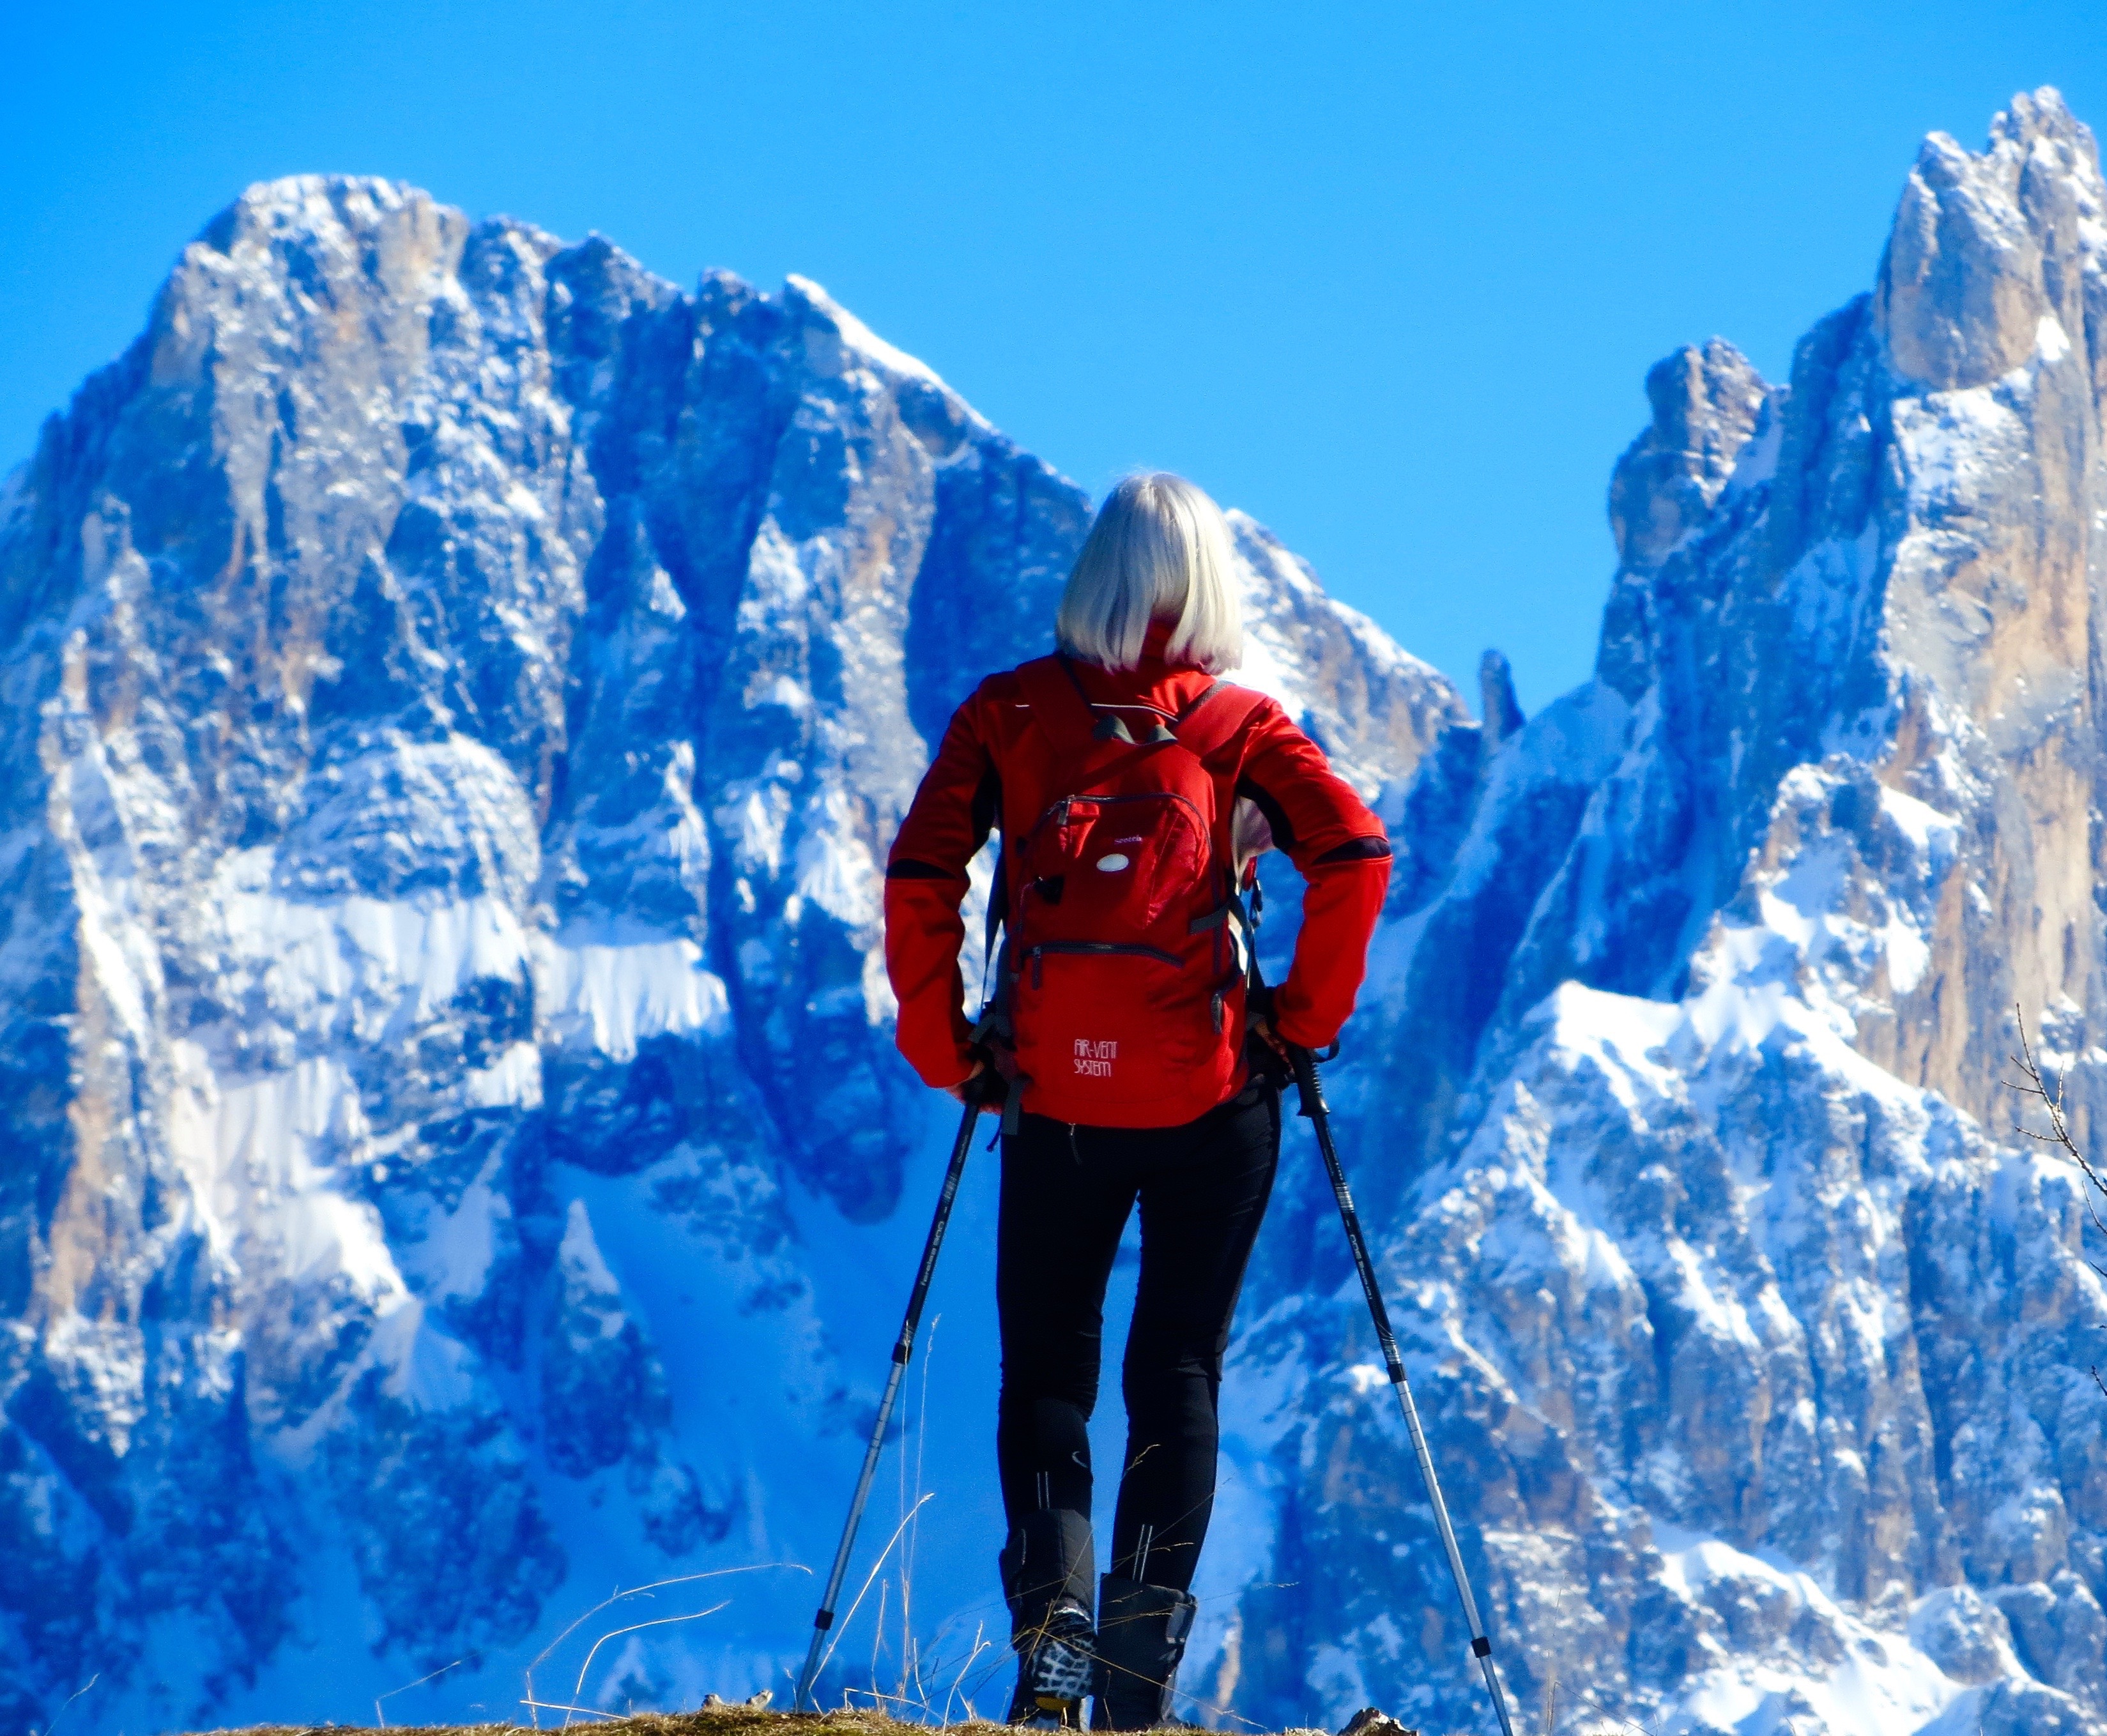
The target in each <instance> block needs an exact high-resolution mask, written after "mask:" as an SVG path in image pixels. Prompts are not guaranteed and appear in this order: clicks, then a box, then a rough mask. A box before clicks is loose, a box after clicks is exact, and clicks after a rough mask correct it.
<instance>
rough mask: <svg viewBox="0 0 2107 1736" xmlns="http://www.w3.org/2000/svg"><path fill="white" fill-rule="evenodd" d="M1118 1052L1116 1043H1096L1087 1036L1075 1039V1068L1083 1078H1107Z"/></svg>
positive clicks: (1110, 1074)
mask: <svg viewBox="0 0 2107 1736" xmlns="http://www.w3.org/2000/svg"><path fill="white" fill-rule="evenodd" d="M1118 1054H1119V1045H1118V1044H1117V1043H1096V1042H1093V1041H1092V1040H1091V1039H1090V1038H1088V1037H1078V1038H1076V1072H1078V1073H1080V1074H1082V1076H1083V1077H1084V1078H1085V1079H1110V1078H1111V1077H1112V1062H1113V1061H1114V1059H1115V1058H1116V1056H1118Z"/></svg>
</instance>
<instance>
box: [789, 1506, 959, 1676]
mask: <svg viewBox="0 0 2107 1736" xmlns="http://www.w3.org/2000/svg"><path fill="white" fill-rule="evenodd" d="M931 1499H932V1496H928V1495H925V1496H923V1497H922V1499H921V1500H919V1501H917V1502H915V1504H914V1505H913V1506H912V1507H910V1509H908V1511H907V1517H906V1518H904V1519H902V1520H901V1522H900V1523H899V1524H898V1525H896V1527H893V1532H892V1536H889V1537H887V1539H886V1540H885V1547H884V1548H883V1549H882V1550H879V1551H878V1559H877V1560H875V1561H874V1562H873V1563H871V1564H870V1572H869V1573H867V1574H865V1576H864V1581H863V1589H862V1590H860V1591H858V1592H857V1593H856V1601H855V1602H854V1603H852V1604H850V1605H849V1613H847V1615H845V1616H843V1617H842V1619H841V1620H840V1621H839V1622H836V1623H835V1624H834V1641H833V1645H830V1646H829V1647H828V1648H827V1649H826V1650H825V1651H824V1652H822V1653H820V1671H824V1669H825V1668H826V1667H827V1664H828V1662H829V1659H831V1658H832V1657H833V1655H834V1648H835V1646H838V1645H839V1644H841V1643H842V1635H843V1634H845V1633H847V1631H848V1626H849V1623H850V1622H853V1621H854V1620H855V1619H856V1611H857V1610H858V1609H859V1608H861V1607H862V1605H863V1600H864V1599H865V1596H866V1595H869V1591H870V1586H871V1581H873V1580H874V1579H876V1578H877V1577H878V1570H879V1569H880V1568H883V1566H884V1565H885V1558H886V1557H887V1555H889V1554H892V1545H894V1544H896V1543H897V1542H898V1541H900V1534H901V1532H904V1531H905V1530H906V1529H907V1527H908V1524H909V1523H910V1521H911V1520H912V1519H913V1518H914V1515H915V1514H918V1513H919V1512H920V1511H921V1510H922V1509H923V1505H924V1504H925V1503H926V1502H928V1501H929V1500H931ZM874 1674H875V1672H874ZM813 1680H814V1681H815V1682H816V1681H817V1680H819V1671H814V1672H813Z"/></svg>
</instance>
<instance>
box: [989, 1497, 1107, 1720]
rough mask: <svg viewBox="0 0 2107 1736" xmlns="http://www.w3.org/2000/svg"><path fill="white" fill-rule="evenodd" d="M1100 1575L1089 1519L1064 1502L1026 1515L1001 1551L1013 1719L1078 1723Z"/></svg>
mask: <svg viewBox="0 0 2107 1736" xmlns="http://www.w3.org/2000/svg"><path fill="white" fill-rule="evenodd" d="M1095 1577H1096V1568H1095V1564H1094V1550H1093V1546H1092V1543H1091V1539H1090V1522H1089V1519H1088V1518H1085V1517H1084V1515H1083V1514H1080V1513H1075V1512H1071V1511H1070V1510H1068V1509H1066V1508H1054V1509H1046V1510H1044V1511H1041V1512H1039V1513H1035V1514H1031V1515H1030V1516H1029V1517H1027V1518H1026V1519H1025V1520H1024V1521H1023V1523H1022V1524H1020V1525H1019V1526H1018V1527H1017V1529H1016V1530H1014V1531H1013V1532H1011V1533H1010V1535H1009V1545H1008V1546H1007V1547H1005V1548H1004V1550H1003V1552H1002V1588H1003V1591H1004V1594H1005V1595H1006V1596H1007V1597H1008V1599H1009V1622H1010V1641H1009V1643H1010V1644H1011V1645H1012V1646H1013V1647H1014V1648H1015V1649H1016V1651H1017V1691H1016V1693H1013V1694H1012V1695H1011V1696H1010V1702H1009V1721H1010V1722H1011V1723H1012V1724H1017V1725H1025V1726H1027V1728H1030V1729H1049V1730H1052V1729H1080V1728H1081V1727H1082V1723H1083V1698H1084V1696H1085V1695H1086V1694H1087V1693H1089V1691H1090V1680H1091V1677H1092V1675H1094V1672H1095V1671H1096V1668H1097V1635H1095V1634H1094V1632H1093V1631H1091V1627H1090V1593H1091V1591H1092V1590H1094V1586H1093V1584H1092V1581H1094V1579H1095Z"/></svg>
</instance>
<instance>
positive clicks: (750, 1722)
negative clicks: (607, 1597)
mask: <svg viewBox="0 0 2107 1736" xmlns="http://www.w3.org/2000/svg"><path fill="white" fill-rule="evenodd" d="M563 1721H564V1720H563V1715H562V1714H561V1713H555V1714H553V1715H552V1714H550V1713H549V1712H546V1711H545V1712H543V1713H542V1715H541V1728H542V1729H544V1730H555V1729H561V1728H562V1726H563ZM571 1728H572V1729H573V1731H583V1730H588V1729H589V1730H591V1731H592V1732H593V1736H932V1730H931V1727H930V1726H929V1725H925V1724H902V1723H900V1722H898V1721H897V1720H894V1719H892V1718H888V1717H887V1716H885V1715H884V1714H883V1713H882V1712H865V1711H831V1712H804V1713H797V1712H780V1711H764V1710H762V1709H761V1708H759V1707H752V1706H722V1707H712V1708H710V1709H709V1710H708V1711H699V1712H673V1713H667V1712H640V1713H639V1714H637V1716H635V1717H633V1718H590V1719H588V1718H577V1719H574V1720H573V1722H572V1725H571ZM946 1728H947V1729H948V1731H949V1732H950V1736H967V1733H969V1732H970V1733H974V1736H1010V1733H1009V1727H1008V1726H1007V1725H1000V1724H989V1723H985V1722H978V1723H972V1724H954V1725H949V1726H947V1727H946ZM1390 1728H1391V1729H1392V1730H1395V1729H1396V1726H1395V1725H1391V1726H1390ZM325 1729H326V1731H327V1732H328V1733H329V1736H380V1733H379V1732H377V1731H375V1732H371V1733H365V1732H361V1731H357V1730H355V1729H352V1728H351V1727H350V1726H348V1725H334V1724H333V1725H326V1726H325V1725H312V1724H259V1725H255V1726H254V1727H253V1728H251V1729H246V1730H229V1731H222V1732H221V1733H219V1736H323V1732H324V1731H325ZM521 1729H532V1725H519V1724H450V1725H396V1724H391V1725H389V1726H388V1736H501V1733H510V1732H511V1731H514V1730H521ZM1291 1736H1324V1733H1323V1732H1321V1731H1296V1732H1293V1733H1291ZM1402 1736H1417V1732H1416V1731H1406V1732H1404V1733H1402Z"/></svg>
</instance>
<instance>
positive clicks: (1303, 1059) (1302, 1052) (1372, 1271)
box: [1288, 1045, 1514, 1736]
mask: <svg viewBox="0 0 2107 1736" xmlns="http://www.w3.org/2000/svg"><path fill="white" fill-rule="evenodd" d="M1288 1059H1289V1060H1290V1061H1292V1063H1293V1065H1294V1067H1295V1086H1296V1091H1297V1092H1299V1093H1300V1094H1301V1098H1302V1113H1303V1114H1304V1115H1306V1116H1307V1117H1309V1119H1310V1124H1311V1126H1312V1127H1313V1128H1314V1129H1315V1131H1316V1134H1317V1149H1318V1150H1319V1151H1322V1152H1323V1154H1324V1167H1325V1169H1327V1170H1328V1171H1329V1172H1330V1173H1331V1177H1332V1194H1333V1195H1335V1196H1336V1197H1337V1200H1338V1202H1339V1221H1340V1222H1341V1223H1343V1224H1344V1225H1345V1226H1346V1240H1347V1243H1348V1244H1349V1245H1350V1246H1351V1247H1352V1249H1353V1250H1354V1267H1355V1271H1357V1272H1359V1273H1360V1275H1361V1289H1362V1290H1363V1293H1364V1294H1366V1295H1367V1297H1368V1312H1369V1314H1370V1315H1371V1316H1372V1317H1373V1318H1374V1320H1375V1323H1376V1339H1377V1342H1378V1343H1381V1346H1382V1353H1383V1364H1384V1366H1386V1368H1387V1369H1388V1370H1390V1386H1391V1387H1392V1388H1393V1389H1394V1390H1395V1392H1396V1393H1397V1405H1398V1408H1399V1410H1400V1411H1403V1412H1404V1426H1405V1429H1406V1430H1407V1431H1408V1433H1410V1434H1411V1436H1412V1450H1413V1452H1415V1453H1416V1454H1417V1455H1418V1456H1419V1474H1420V1476H1421V1477H1422V1478H1423V1479H1424V1480H1425V1482H1426V1496H1427V1499H1428V1500H1431V1502H1432V1503H1433V1504H1434V1523H1435V1527H1436V1528H1438V1529H1439V1530H1440V1533H1441V1546H1442V1547H1443V1548H1444V1549H1445V1550H1448V1552H1449V1572H1450V1573H1452V1574H1453V1575H1454V1577H1455V1580H1456V1595H1457V1597H1458V1599H1459V1600H1460V1601H1461V1602H1462V1605H1463V1620H1464V1622H1466V1623H1467V1625H1468V1626H1469V1627H1470V1630H1471V1656H1472V1657H1476V1659H1477V1660H1478V1665H1479V1667H1480V1669H1482V1670H1483V1671H1485V1691H1486V1692H1487V1693H1489V1694H1491V1695H1492V1697H1493V1710H1494V1712H1495V1713H1497V1714H1498V1717H1499V1720H1500V1736H1514V1720H1513V1719H1512V1717H1511V1716H1508V1713H1507V1695H1506V1694H1505V1693H1503V1691H1502V1690H1501V1688H1500V1678H1499V1673H1498V1671H1496V1670H1494V1667H1493V1642H1492V1641H1491V1640H1490V1639H1489V1638H1488V1637H1487V1636H1486V1633H1485V1623H1484V1622H1481V1621H1480V1620H1479V1619H1478V1600H1477V1599H1476V1598H1475V1597H1473V1596H1472V1595H1471V1576H1470V1575H1469V1574H1468V1573H1467V1572H1465V1571H1464V1569H1463V1552H1462V1550H1460V1549H1458V1547H1457V1546H1456V1527H1454V1526H1453V1525H1452V1524H1450V1523H1449V1504H1448V1503H1447V1502H1446V1501H1444V1500H1442V1498H1441V1484H1440V1482H1439V1480H1438V1479H1437V1478H1435V1474H1434V1455H1433V1454H1432V1453H1431V1452H1430V1451H1427V1447H1426V1431H1425V1430H1424V1429H1422V1428H1421V1427H1420V1426H1419V1407H1418V1406H1417V1405H1415V1404H1414V1403H1413V1402H1412V1388H1411V1385H1410V1384H1408V1382H1407V1381H1406V1379H1405V1378H1404V1358H1403V1357H1400V1356H1399V1354H1398V1353H1397V1340H1396V1339H1395V1337H1393V1336H1392V1335H1391V1333H1390V1310H1389V1309H1388V1308H1385V1307H1384V1306H1383V1299H1382V1291H1381V1288H1380V1287H1379V1286H1378V1285H1377V1283H1376V1268H1375V1263H1374V1262H1373V1261H1372V1260H1371V1259H1370V1258H1368V1238H1367V1237H1366V1236H1363V1235H1362V1233H1361V1214H1360V1213H1359V1212H1357V1211H1355V1209H1354V1196H1353V1195H1352V1194H1351V1193H1350V1192H1349V1191H1347V1187H1346V1170H1345V1169H1344V1168H1343V1167H1342V1166H1341V1164H1340V1162H1339V1150H1338V1147H1337V1146H1335V1145H1333V1144H1332V1114H1331V1111H1330V1110H1328V1108H1327V1107H1326V1106H1325V1103H1324V1082H1323V1079H1321V1078H1319V1075H1318V1072H1317V1057H1316V1056H1314V1055H1313V1054H1311V1053H1310V1051H1309V1050H1307V1049H1305V1048H1299V1047H1294V1046H1292V1045H1291V1046H1290V1047H1289V1049H1288Z"/></svg>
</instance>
